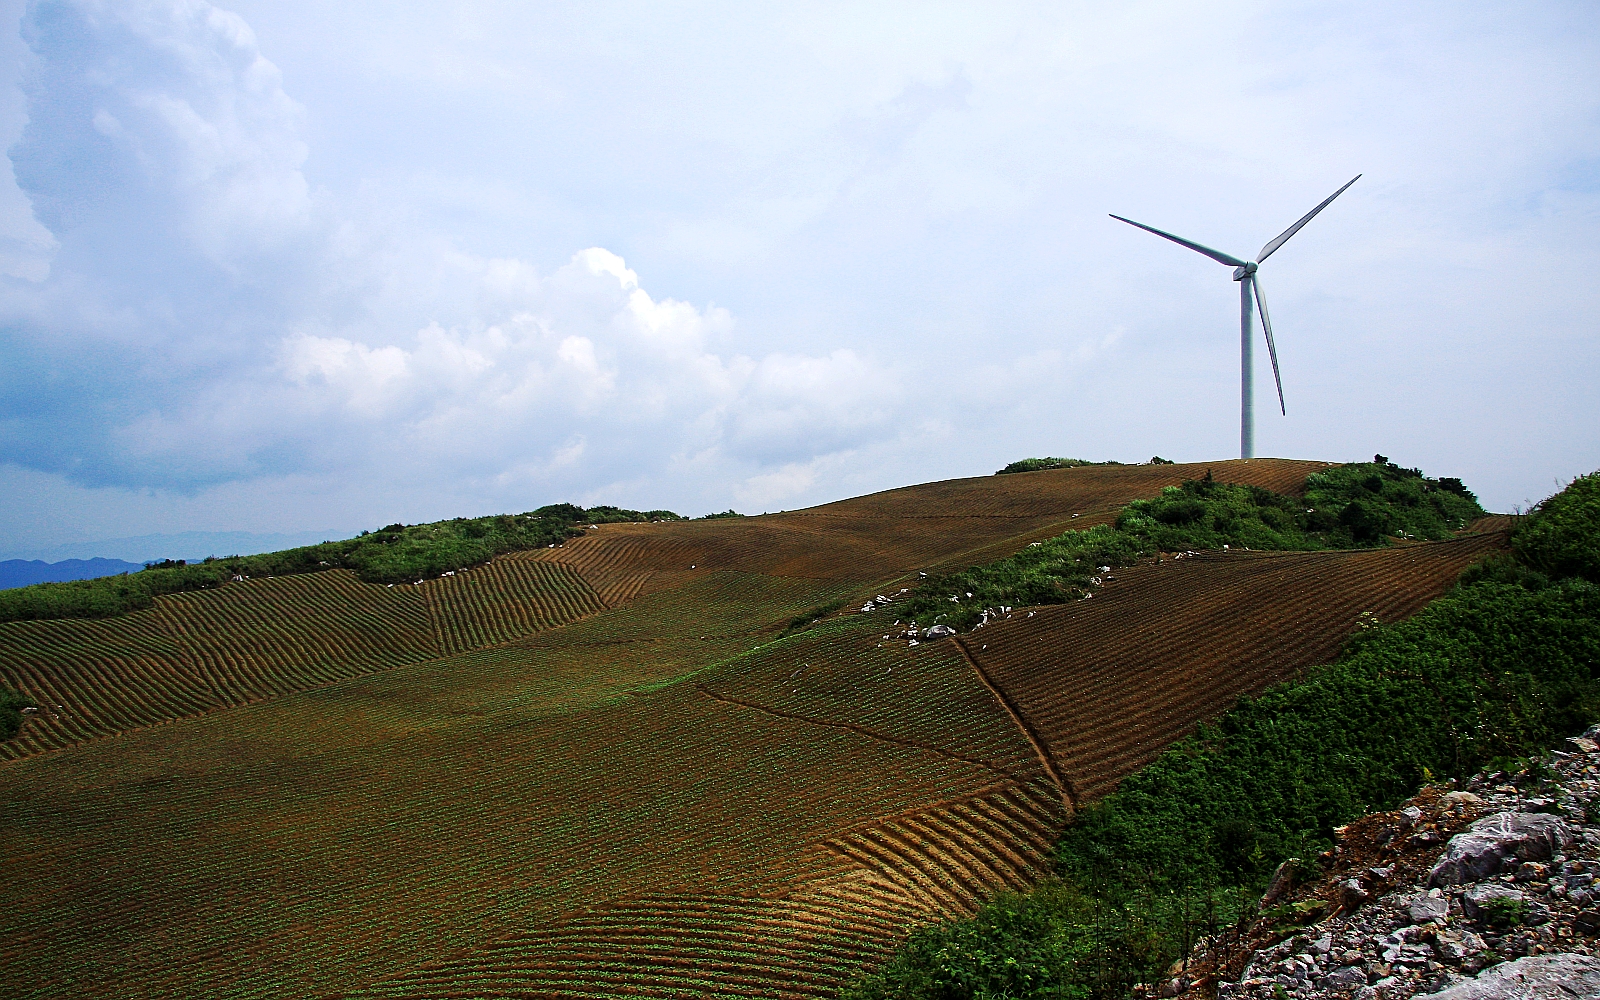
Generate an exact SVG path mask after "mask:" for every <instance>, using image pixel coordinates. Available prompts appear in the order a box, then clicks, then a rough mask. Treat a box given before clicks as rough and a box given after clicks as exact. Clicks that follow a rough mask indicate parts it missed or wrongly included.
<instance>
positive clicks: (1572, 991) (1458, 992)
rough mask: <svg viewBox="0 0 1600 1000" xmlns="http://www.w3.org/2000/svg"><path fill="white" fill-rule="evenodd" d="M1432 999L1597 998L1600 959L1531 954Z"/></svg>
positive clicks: (1598, 994)
mask: <svg viewBox="0 0 1600 1000" xmlns="http://www.w3.org/2000/svg"><path fill="white" fill-rule="evenodd" d="M1432 1000H1600V959H1596V958H1592V957H1590V956H1588V955H1579V954H1567V955H1532V956H1529V957H1528V958H1519V959H1517V960H1516V961H1515V962H1506V963H1505V964H1504V965H1497V966H1495V967H1494V968H1492V969H1485V970H1484V971H1482V972H1480V973H1478V975H1477V976H1476V977H1475V978H1473V979H1469V980H1467V981H1466V982H1464V983H1457V984H1456V985H1454V986H1452V987H1450V988H1449V989H1446V990H1441V991H1439V992H1438V993H1435V994H1433V997H1432Z"/></svg>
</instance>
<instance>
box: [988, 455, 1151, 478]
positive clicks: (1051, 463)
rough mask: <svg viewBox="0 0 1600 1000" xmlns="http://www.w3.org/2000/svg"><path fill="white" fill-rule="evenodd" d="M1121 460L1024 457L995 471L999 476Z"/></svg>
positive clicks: (1114, 463)
mask: <svg viewBox="0 0 1600 1000" xmlns="http://www.w3.org/2000/svg"><path fill="white" fill-rule="evenodd" d="M1121 464H1122V463H1121V462H1090V461H1088V460H1086V459H1082V458H1024V459H1022V460H1021V461H1017V462H1012V463H1011V464H1010V465H1008V466H1006V467H1005V468H1003V469H1001V470H999V471H998V472H996V473H995V475H997V476H1005V475H1009V474H1011V473H1013V472H1041V471H1043V470H1045V469H1076V468H1078V467H1079V466H1083V465H1121Z"/></svg>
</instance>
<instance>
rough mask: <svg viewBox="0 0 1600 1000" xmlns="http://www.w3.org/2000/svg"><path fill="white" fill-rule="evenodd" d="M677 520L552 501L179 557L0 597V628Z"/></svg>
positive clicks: (458, 560) (385, 579)
mask: <svg viewBox="0 0 1600 1000" xmlns="http://www.w3.org/2000/svg"><path fill="white" fill-rule="evenodd" d="M675 520H679V517H678V515H677V514H674V513H672V512H671V511H668V510H652V511H644V512H641V511H636V510H622V509H620V508H617V507H591V508H589V509H588V510H585V509H584V508H582V507H578V506H574V505H573V504H552V505H550V506H547V507H540V508H539V509H538V510H534V511H529V512H528V513H526V514H501V515H499V516H496V517H458V518H455V519H453V520H449V521H435V522H432V523H431V524H412V525H405V524H391V525H389V526H388V527H386V528H380V529H379V530H377V531H363V532H362V533H361V534H360V535H359V536H357V537H356V538H348V539H345V540H343V541H338V542H323V543H322V544H321V545H307V546H303V547H301V548H297V549H284V550H283V551H281V552H266V553H262V554H261V555H254V556H228V557H226V558H221V559H217V558H209V559H206V560H205V561H204V562H201V563H195V564H189V563H186V562H185V561H184V560H182V559H178V560H170V559H169V560H166V561H164V562H160V563H151V564H148V565H147V566H146V567H145V568H144V569H143V570H142V571H140V572H138V573H129V574H124V575H121V576H108V577H99V578H96V579H91V580H73V581H68V582H62V583H41V584H35V585H34V586H31V587H21V588H17V589H14V590H8V591H0V622H13V621H38V620H43V619H51V618H106V617H109V616H111V615H120V614H126V613H127V612H129V611H136V610H138V609H140V608H148V607H150V606H151V604H152V603H154V600H155V598H157V597H159V596H161V595H163V594H181V593H186V592H189V591H195V590H208V589H211V588H215V587H220V586H222V585H223V584H225V583H228V582H230V581H242V580H248V579H251V578H252V577H273V576H290V575H294V574H298V573H316V572H320V571H322V570H327V569H348V570H351V571H352V572H354V573H355V575H356V577H357V578H358V579H360V580H362V581H364V582H366V583H385V584H392V583H420V582H422V581H423V580H425V579H430V578H433V577H437V576H439V575H440V574H441V573H448V572H451V571H454V570H460V569H465V568H467V567H469V566H477V565H480V564H482V563H485V562H488V561H489V560H490V559H492V558H494V557H495V556H497V555H501V554H503V553H506V552H519V551H524V550H527V549H537V548H544V547H546V546H549V545H558V544H560V543H562V542H565V541H566V540H567V539H569V538H574V537H576V536H578V535H581V534H582V533H583V528H582V527H580V526H586V525H591V524H614V523H617V522H640V521H646V522H652V521H675Z"/></svg>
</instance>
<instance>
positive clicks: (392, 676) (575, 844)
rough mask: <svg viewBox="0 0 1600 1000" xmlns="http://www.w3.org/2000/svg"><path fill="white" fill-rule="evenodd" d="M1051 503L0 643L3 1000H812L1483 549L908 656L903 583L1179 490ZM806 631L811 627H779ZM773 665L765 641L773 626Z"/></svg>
mask: <svg viewBox="0 0 1600 1000" xmlns="http://www.w3.org/2000/svg"><path fill="white" fill-rule="evenodd" d="M1326 468H1327V466H1326V464H1325V463H1315V462H1290V461H1282V460H1254V461H1250V462H1217V463H1210V464H1206V465H1188V466H1184V465H1150V466H1080V467H1074V468H1058V469H1051V470H1046V471H1037V472H1026V473H1020V474H1008V475H1003V476H991V477H983V478H978V479H967V480H954V481H950V482H944V483H933V484H927V485H924V486H916V487H907V488H904V489H900V490H891V491H887V492H884V493H879V494H873V495H871V496H867V497H860V498H856V499H852V500H846V501H841V502H839V503H834V504H827V505H823V506H821V507H816V508H811V509H809V510H805V511H798V512H792V513H786V514H780V515H765V516H761V517H747V518H725V519H716V520H707V521H671V522H661V523H617V524H605V525H600V526H598V527H596V528H594V529H592V530H588V531H584V532H583V533H582V534H581V535H580V536H579V537H575V538H571V539H570V540H567V541H565V542H564V543H562V544H560V545H559V546H558V547H555V548H540V549H529V550H525V551H518V552H511V553H508V554H504V555H500V556H498V557H496V558H494V559H493V560H492V561H490V562H488V563H487V564H484V565H481V566H479V567H477V568H473V569H468V570H464V571H461V572H457V573H455V574H454V575H452V576H447V577H435V578H433V579H428V580H426V581H424V582H421V583H405V584H400V585H393V586H391V585H388V584H378V583H365V582H362V581H361V580H360V579H359V578H358V577H357V576H356V572H355V571H354V570H350V569H338V568H328V569H324V570H321V571H318V572H310V573H303V574H298V575H292V576H281V577H275V578H272V579H249V580H239V581H225V582H223V583H222V584H221V585H220V586H218V587H216V588H214V589H206V590H200V591H196V592H191V593H180V594H172V595H167V596H155V597H154V598H153V600H152V603H151V605H150V606H149V607H147V608H143V609H140V610H134V611H132V612H130V613H127V614H123V615H120V616H117V617H111V618H102V619H92V620H85V619H79V620H59V619H58V620H43V621H14V622H9V623H5V624H0V683H3V684H5V685H8V686H10V687H13V688H16V689H18V690H20V691H21V692H22V693H23V694H25V695H27V696H29V697H30V698H31V699H32V700H33V701H34V702H35V703H36V704H38V705H39V706H40V710H39V711H38V712H37V713H33V714H30V715H29V716H28V717H27V720H26V721H25V723H24V725H23V729H22V732H21V733H20V734H19V735H18V736H17V737H16V738H15V739H13V740H11V741H8V742H6V743H3V744H0V753H3V754H5V756H6V757H8V758H9V759H8V760H5V762H4V763H3V764H0V803H3V805H0V831H3V838H4V842H5V843H6V844H7V856H8V859H10V860H11V861H12V863H13V866H14V871H17V872H21V873H25V876H24V877H19V878H13V879H10V880H7V881H6V882H4V883H3V885H4V888H3V889H0V893H3V895H0V958H3V960H4V967H5V968H6V969H7V970H8V976H9V980H8V985H9V986H10V988H11V989H12V992H13V993H14V994H15V995H18V996H23V997H54V996H69V995H71V996H82V995H115V996H205V997H213V996H215V997H266V996H273V997H276V996H282V995H297V996H370V997H377V996H386V997H422V996H502V997H509V996H527V997H535V996H539V997H543V996H551V995H566V996H606V995H619V994H624V993H626V994H629V995H658V996H664V995H672V994H673V993H674V991H677V992H678V993H679V994H680V995H681V993H683V992H688V993H692V994H696V995H705V996H771V997H788V996H828V995H831V994H832V993H833V992H834V991H836V990H837V989H838V988H839V987H840V986H841V985H842V984H843V982H844V979H845V978H846V977H847V976H848V975H850V974H851V973H853V972H854V970H855V968H857V967H859V965H860V964H861V963H862V962H868V963H871V962H876V961H881V960H882V959H883V958H885V957H887V956H888V954H889V953H890V952H891V951H892V950H893V947H894V945H895V943H896V941H897V940H899V938H901V937H903V935H904V934H905V933H906V931H907V930H908V929H909V928H910V926H911V925H912V923H914V922H916V921H919V920H928V919H936V918H940V917H944V916H949V915H954V914H963V913H970V912H973V911H974V910H976V909H977V907H978V906H979V904H980V903H981V902H982V901H983V900H985V899H987V898H988V897H990V896H991V895H992V894H993V893H994V892H995V891H997V890H999V889H1003V888H1020V887H1024V886H1026V885H1029V884H1031V883H1032V882H1033V881H1034V880H1036V879H1037V877H1038V876H1039V875H1040V874H1042V873H1043V872H1044V871H1046V870H1047V869H1048V868H1049V855H1050V851H1051V845H1052V843H1053V841H1054V840H1055V837H1056V835H1057V834H1058V833H1059V831H1060V829H1061V828H1062V826H1063V825H1064V823H1065V822H1066V821H1067V819H1068V818H1069V817H1071V816H1072V815H1073V814H1074V812H1075V810H1077V809H1079V808H1081V807H1082V806H1083V805H1084V804H1085V803H1087V802H1088V801H1091V800H1093V799H1095V798H1097V797H1098V796H1101V795H1103V794H1104V793H1105V792H1107V791H1109V790H1110V789H1112V788H1114V787H1115V786H1116V784H1117V782H1118V780H1119V779H1120V778H1121V777H1123V776H1126V775H1127V774H1129V773H1131V772H1132V771H1133V770H1134V769H1136V768H1138V767H1140V766H1141V765H1143V764H1144V763H1147V762H1148V761H1150V760H1152V759H1154V757H1155V756H1156V755H1157V754H1158V753H1159V752H1160V751H1161V750H1162V748H1163V747H1164V746H1165V745H1166V744H1167V743H1169V742H1170V741H1171V740H1172V739H1173V738H1174V737H1176V736H1178V735H1181V734H1183V733H1185V732H1187V731H1188V730H1190V729H1192V728H1193V726H1194V725H1195V724H1196V723H1197V722H1200V721H1202V720H1206V719H1210V718H1214V717H1215V716H1216V715H1217V714H1219V713H1220V712H1221V711H1222V710H1223V709H1224V708H1226V707H1227V706H1229V705H1230V704H1232V702H1233V701H1234V700H1236V699H1237V698H1238V697H1239V696H1240V695H1242V694H1248V693H1253V692H1256V691H1259V690H1262V689H1263V688H1265V687H1268V686H1270V685H1272V684H1275V683H1277V682H1279V681H1282V680H1285V679H1287V678H1289V677H1292V676H1294V675H1295V674H1296V673H1297V672H1298V671H1300V670H1301V669H1303V668H1305V667H1307V666H1310V665H1312V664H1314V663H1318V662H1321V661H1322V660H1325V659H1326V658H1327V657H1328V656H1329V655H1330V653H1331V651H1332V650H1336V649H1337V648H1338V646H1339V645H1340V643H1341V641H1342V640H1343V638H1344V637H1345V636H1346V635H1348V634H1349V633H1350V632H1352V631H1354V630H1355V629H1356V627H1357V623H1358V621H1359V620H1360V619H1361V616H1362V615H1363V614H1364V613H1374V612H1375V613H1377V614H1378V615H1380V616H1382V617H1384V618H1386V619H1387V618H1393V617H1400V616H1404V615H1406V614H1409V613H1410V612H1412V611H1414V610H1416V609H1417V608H1419V607H1421V606H1422V605H1423V604H1425V603H1426V602H1427V601H1428V600H1429V599H1431V598H1432V597H1435V596H1437V595H1438V594H1440V593H1442V592H1443V591H1444V590H1445V589H1446V588H1447V587H1448V586H1449V585H1450V583H1451V582H1452V581H1453V580H1454V579H1455V577H1456V576H1457V575H1458V574H1459V572H1460V571H1461V570H1462V569H1463V568H1464V567H1466V566H1467V565H1469V564H1471V563H1472V562H1474V561H1475V560H1478V559H1480V558H1481V557H1483V556H1484V555H1486V554H1489V553H1492V552H1494V551H1496V550H1497V549H1499V548H1503V547H1504V545H1505V544H1506V535H1505V529H1506V525H1505V524H1504V523H1503V522H1502V521H1495V520H1490V521H1487V522H1483V523H1481V524H1480V525H1478V526H1477V527H1476V528H1475V529H1469V530H1468V531H1467V532H1464V533H1462V534H1460V535H1459V536H1457V537H1455V538H1452V539H1450V540H1446V541H1440V542H1419V543H1407V544H1402V545H1396V546H1391V547H1387V548H1379V549H1373V550H1367V551H1321V552H1293V553H1289V552H1284V553H1273V552H1255V551H1250V552H1245V551H1229V552H1226V553H1222V552H1217V553H1210V554H1207V555H1204V556H1199V557H1193V558H1186V559H1182V560H1173V559H1167V560H1162V561H1156V560H1145V561H1143V562H1139V563H1136V564H1135V565H1132V566H1130V567H1128V568H1126V569H1121V570H1119V571H1118V572H1117V573H1116V574H1115V575H1116V577H1117V578H1116V579H1115V580H1114V581H1109V582H1107V583H1106V584H1105V585H1104V586H1103V587H1102V588H1101V589H1100V590H1099V591H1098V592H1097V593H1096V597H1095V600H1092V601H1076V602H1072V603H1067V604H1059V605H1055V606H1051V607H1046V608H1042V609H1034V610H1033V611H1032V613H1031V614H1030V613H1029V612H1028V611H1025V610H1014V611H1013V612H1011V613H1010V617H1009V619H1005V618H1002V620H999V621H996V622H994V623H992V624H990V625H988V626H986V627H985V628H984V629H983V630H981V631H979V632H974V633H968V634H965V635H962V636H958V637H952V638H947V639H942V640H938V641H925V642H921V643H919V644H916V645H910V644H908V643H907V642H905V641H902V640H899V639H893V638H889V636H891V635H892V634H893V632H892V629H891V628H890V623H891V621H892V620H893V619H894V618H895V610H894V608H895V605H894V603H892V602H891V603H888V604H887V606H886V607H885V608H884V609H883V610H877V611H872V612H868V613H861V612H850V613H845V614H833V615H831V616H830V615H829V614H828V612H827V610H826V609H829V608H837V607H840V606H844V607H859V606H860V605H861V604H862V602H865V601H866V600H867V599H869V598H871V597H873V595H875V594H882V595H885V596H886V597H888V596H891V595H899V594H900V592H901V590H902V588H909V587H912V586H913V585H914V584H915V583H916V582H917V581H918V580H919V579H921V576H920V574H922V573H928V574H931V575H933V576H939V575H941V574H950V573H954V572H958V571H961V570H964V569H966V568H967V567H970V566H973V565H975V564H979V563H986V562H990V561H992V560H995V559H998V558H1001V557H1005V556H1009V555H1011V554H1013V553H1016V552H1018V551H1021V550H1024V549H1026V548H1028V546H1029V545H1030V544H1031V543H1033V542H1036V541H1041V540H1043V539H1047V538H1051V537H1053V536H1055V535H1058V534H1059V533H1061V532H1062V531H1064V530H1067V529H1068V528H1080V527H1085V526H1090V525H1095V524H1110V523H1112V522H1113V521H1114V520H1116V518H1117V516H1118V514H1119V512H1121V511H1122V510H1123V508H1125V507H1126V506H1127V505H1128V504H1129V503H1130V502H1132V501H1135V500H1139V499H1144V498H1153V497H1157V496H1158V495H1160V494H1161V491H1162V490H1164V489H1166V488H1167V487H1173V486H1178V485H1179V484H1181V483H1183V482H1185V481H1188V480H1196V479H1200V478H1202V477H1204V476H1205V475H1206V474H1207V473H1208V472H1209V473H1211V474H1212V475H1213V476H1214V477H1215V478H1216V479H1217V480H1218V481H1221V482H1232V483H1243V484H1248V485H1254V486H1259V487H1263V488H1267V489H1271V490H1274V491H1277V492H1279V493H1288V494H1296V493H1299V492H1300V491H1301V490H1302V488H1303V484H1304V483H1305V481H1306V479H1307V477H1308V476H1309V475H1311V474H1312V473H1315V472H1319V471H1322V470H1324V469H1326ZM813 621H815V624H808V623H811V622H813ZM797 628H798V630H796V629H797Z"/></svg>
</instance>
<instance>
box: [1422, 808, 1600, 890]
mask: <svg viewBox="0 0 1600 1000" xmlns="http://www.w3.org/2000/svg"><path fill="white" fill-rule="evenodd" d="M1467 829H1468V832H1467V833H1464V834H1461V835H1460V836H1458V837H1453V838H1451V840H1450V846H1449V847H1448V848H1447V849H1446V850H1445V856H1444V858H1443V860H1441V861H1440V862H1439V864H1438V866H1437V867H1435V868H1434V869H1433V871H1432V872H1431V873H1430V874H1429V876H1428V884H1429V885H1434V886H1444V885H1459V884H1461V883H1463V882H1479V881H1482V880H1483V879H1486V878H1490V877H1492V876H1495V875H1499V874H1500V873H1502V872H1506V871H1512V870H1514V869H1516V867H1517V866H1518V864H1519V863H1521V862H1525V861H1549V860H1550V859H1551V858H1553V857H1555V856H1556V855H1557V854H1564V853H1566V850H1567V848H1569V847H1571V846H1572V839H1573V838H1572V828H1571V827H1570V826H1568V825H1567V824H1566V823H1565V822H1563V821H1562V820H1561V818H1560V817H1558V816H1552V815H1550V814H1549V813H1522V812H1501V813H1495V814H1494V815H1493V816H1485V817H1484V818H1483V819H1480V820H1478V821H1477V822H1476V823H1474V824H1472V825H1471V826H1470V827H1468V828H1467Z"/></svg>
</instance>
